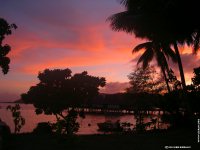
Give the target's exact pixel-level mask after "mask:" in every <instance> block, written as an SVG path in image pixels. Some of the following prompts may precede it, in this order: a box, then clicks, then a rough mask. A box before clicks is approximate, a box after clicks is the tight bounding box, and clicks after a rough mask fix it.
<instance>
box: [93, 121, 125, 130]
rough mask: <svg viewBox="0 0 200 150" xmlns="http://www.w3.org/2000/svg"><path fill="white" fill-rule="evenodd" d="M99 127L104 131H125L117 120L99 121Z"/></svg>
mask: <svg viewBox="0 0 200 150" xmlns="http://www.w3.org/2000/svg"><path fill="white" fill-rule="evenodd" d="M97 125H98V127H99V131H102V132H121V131H123V128H122V127H121V124H120V122H119V121H116V122H111V121H106V122H103V123H97Z"/></svg>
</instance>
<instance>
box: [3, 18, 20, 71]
mask: <svg viewBox="0 0 200 150" xmlns="http://www.w3.org/2000/svg"><path fill="white" fill-rule="evenodd" d="M16 28H17V26H16V25H15V24H9V23H8V22H7V21H6V20H5V19H3V18H0V67H1V68H2V72H3V73H4V74H7V73H8V71H9V63H10V59H9V58H8V57H7V56H6V55H7V54H8V53H9V52H10V50H11V47H10V46H9V45H8V44H5V45H3V40H4V39H5V36H7V35H10V34H12V29H16Z"/></svg>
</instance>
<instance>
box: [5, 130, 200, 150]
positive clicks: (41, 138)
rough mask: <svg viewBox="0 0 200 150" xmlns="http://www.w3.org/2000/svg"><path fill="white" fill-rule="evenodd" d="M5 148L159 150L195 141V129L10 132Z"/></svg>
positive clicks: (15, 149) (191, 144)
mask: <svg viewBox="0 0 200 150" xmlns="http://www.w3.org/2000/svg"><path fill="white" fill-rule="evenodd" d="M9 141H10V142H9V143H7V148H6V149H7V150H107V149H110V150H111V149H112V150H131V149H133V150H145V149H151V150H162V149H165V146H191V147H192V149H200V144H197V132H191V131H185V130H178V131H162V132H159V133H158V132H153V133H143V134H112V135H79V136H73V137H66V136H63V137H60V138H58V137H56V136H55V135H36V134H31V133H29V134H28V133H27V134H17V135H12V137H11V139H10V140H9Z"/></svg>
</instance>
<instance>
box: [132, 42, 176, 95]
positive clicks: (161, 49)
mask: <svg viewBox="0 0 200 150" xmlns="http://www.w3.org/2000/svg"><path fill="white" fill-rule="evenodd" d="M143 49H145V52H144V53H143V54H142V56H141V57H140V58H139V60H138V63H143V69H145V68H146V67H147V65H148V64H149V62H150V61H152V60H153V58H154V57H155V58H156V61H157V64H158V66H159V67H160V68H161V71H162V73H163V77H164V79H165V82H166V85H167V90H168V92H170V87H169V79H168V77H167V75H166V72H167V73H168V72H169V67H168V63H167V59H166V57H167V58H168V59H169V57H171V58H172V60H173V61H174V62H176V56H175V53H174V51H173V50H172V49H171V48H170V46H169V45H166V44H165V43H164V42H163V43H159V42H156V41H152V42H145V43H142V44H139V45H137V46H136V47H135V48H134V49H133V52H138V51H140V50H143Z"/></svg>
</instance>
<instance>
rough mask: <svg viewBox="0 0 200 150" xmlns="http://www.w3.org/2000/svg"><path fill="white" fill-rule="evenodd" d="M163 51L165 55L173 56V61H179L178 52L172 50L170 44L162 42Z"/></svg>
mask: <svg viewBox="0 0 200 150" xmlns="http://www.w3.org/2000/svg"><path fill="white" fill-rule="evenodd" d="M162 51H163V53H164V55H165V56H166V57H167V58H168V59H169V58H171V60H172V61H173V62H177V56H176V53H175V52H174V51H173V50H172V48H171V47H170V45H169V44H162Z"/></svg>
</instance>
